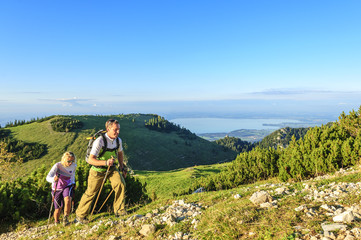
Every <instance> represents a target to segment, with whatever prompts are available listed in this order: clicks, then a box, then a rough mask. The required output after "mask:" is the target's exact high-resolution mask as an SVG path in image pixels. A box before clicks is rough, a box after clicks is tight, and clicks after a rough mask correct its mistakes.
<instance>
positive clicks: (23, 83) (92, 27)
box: [0, 0, 361, 124]
mask: <svg viewBox="0 0 361 240" xmlns="http://www.w3.org/2000/svg"><path fill="white" fill-rule="evenodd" d="M360 9H361V1H356V0H350V1H333V0H327V1H324V0H318V1H309V0H302V1H289V0H283V1H278V0H258V1H249V0H248V1H243V0H237V1H212V0H207V1H203V0H197V1H188V0H182V1H171V0H167V1H166V0H164V1H158V0H152V1H147V0H135V1H82V0H79V1H48V0H47V1H40V0H37V1H34V0H15V1H1V2H0V34H1V37H0V56H1V57H0V83H1V87H0V115H1V117H0V123H2V124H4V122H7V121H9V120H13V119H15V118H17V119H26V118H28V117H29V116H31V117H37V116H40V117H41V116H49V115H52V114H108V113H114V114H118V113H133V112H140V113H157V114H161V115H166V116H171V114H178V115H182V114H183V115H184V114H185V115H186V114H204V115H218V116H235V115H239V116H241V115H242V114H248V115H250V114H251V115H252V114H253V115H254V116H257V114H264V113H267V114H270V115H272V114H274V115H287V114H299V115H302V114H305V115H307V114H308V115H314V114H321V115H324V116H326V115H327V116H332V117H333V116H338V115H339V114H340V113H341V112H342V111H345V112H348V111H349V110H351V109H358V108H359V106H360V105H361V104H360V103H361V83H360V82H361V81H360V79H361V68H360V67H361V44H360V43H361V31H360V26H361V18H360V14H359V10H360ZM232 114H233V115H232Z"/></svg>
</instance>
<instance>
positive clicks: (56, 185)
mask: <svg viewBox="0 0 361 240" xmlns="http://www.w3.org/2000/svg"><path fill="white" fill-rule="evenodd" d="M57 187H58V181H56V184H55V190H54V194H51V196H52V198H51V207H50V212H49V218H48V226H49V221H50V217H51V212H52V210H53V205H54V198H55V193H56V188H57ZM56 203H57V204H58V202H56ZM58 206H59V204H58Z"/></svg>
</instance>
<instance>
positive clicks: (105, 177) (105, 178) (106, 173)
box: [89, 165, 110, 220]
mask: <svg viewBox="0 0 361 240" xmlns="http://www.w3.org/2000/svg"><path fill="white" fill-rule="evenodd" d="M109 168H110V165H109V166H108V169H107V171H106V172H105V176H104V179H103V182H102V185H101V186H100V190H99V193H98V197H97V199H96V200H95V203H94V207H93V210H92V212H91V214H90V218H89V220H90V219H91V218H92V216H93V212H94V210H95V207H96V206H97V202H98V199H99V196H100V193H101V191H102V188H103V185H104V183H105V181H106V180H107V175H108V172H109Z"/></svg>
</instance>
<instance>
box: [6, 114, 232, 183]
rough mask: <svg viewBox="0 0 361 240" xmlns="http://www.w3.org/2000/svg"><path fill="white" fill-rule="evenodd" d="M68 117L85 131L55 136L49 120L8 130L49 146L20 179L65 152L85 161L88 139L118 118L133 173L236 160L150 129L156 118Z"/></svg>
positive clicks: (200, 141)
mask: <svg viewBox="0 0 361 240" xmlns="http://www.w3.org/2000/svg"><path fill="white" fill-rule="evenodd" d="M57 117H59V116H57ZM67 117H71V118H73V119H75V120H79V121H81V122H82V127H81V128H80V129H77V130H72V131H70V132H55V131H54V130H53V129H52V127H51V124H50V122H51V121H52V119H50V120H46V121H43V122H32V123H30V124H24V125H20V126H16V127H10V128H6V130H10V131H11V136H12V137H13V138H15V139H17V140H21V141H24V142H29V143H40V144H46V146H47V152H46V154H44V155H43V156H42V157H40V158H39V159H34V160H29V161H26V162H24V163H23V164H22V167H21V169H19V176H21V175H25V174H27V173H30V172H31V171H33V170H34V169H36V168H38V167H40V166H41V165H43V164H45V166H49V167H50V166H51V165H52V163H54V162H55V161H59V160H60V158H61V155H62V154H63V153H64V152H65V151H73V152H74V153H75V154H76V156H77V158H78V161H82V160H84V156H85V151H86V148H87V144H88V140H86V137H89V136H91V135H92V134H93V133H95V132H96V131H97V130H100V129H104V123H105V122H106V120H108V119H110V118H115V119H117V120H118V121H119V123H120V134H119V136H120V138H121V139H122V140H123V147H124V152H125V158H126V160H128V162H129V164H130V165H131V167H132V168H133V169H137V170H153V171H154V170H156V171H159V170H172V169H178V168H184V167H190V166H195V165H205V164H214V163H219V162H227V161H231V160H234V159H235V157H236V153H235V152H234V151H231V150H225V149H223V148H222V147H221V146H218V145H217V144H215V143H212V142H209V141H206V140H204V139H202V138H199V137H196V136H194V137H192V138H187V137H184V136H182V135H180V134H177V132H170V133H164V132H158V131H154V130H149V129H147V128H146V127H145V121H149V119H152V118H154V117H157V116H156V115H153V114H128V115H123V114H120V115H110V116H92V115H84V116H67Z"/></svg>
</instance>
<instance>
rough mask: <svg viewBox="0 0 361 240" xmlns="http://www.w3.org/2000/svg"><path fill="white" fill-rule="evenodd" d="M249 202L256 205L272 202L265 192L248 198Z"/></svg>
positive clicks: (256, 193)
mask: <svg viewBox="0 0 361 240" xmlns="http://www.w3.org/2000/svg"><path fill="white" fill-rule="evenodd" d="M249 200H251V202H253V203H254V204H256V205H260V204H262V203H266V202H272V201H273V199H272V196H271V195H270V194H269V193H268V192H266V191H259V192H255V193H253V195H252V196H251V197H250V199H249Z"/></svg>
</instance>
